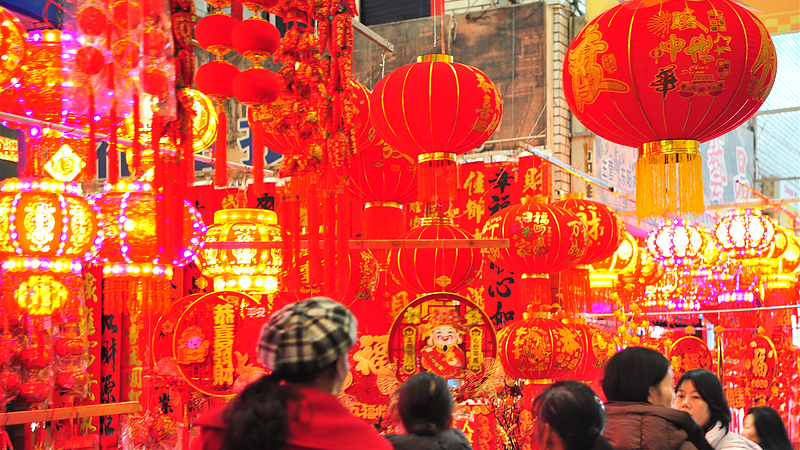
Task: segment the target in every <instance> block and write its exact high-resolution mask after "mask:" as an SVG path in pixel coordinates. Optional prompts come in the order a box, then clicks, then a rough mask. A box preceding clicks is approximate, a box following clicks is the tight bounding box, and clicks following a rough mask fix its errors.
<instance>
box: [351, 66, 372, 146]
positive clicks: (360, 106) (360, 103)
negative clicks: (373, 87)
mask: <svg viewBox="0 0 800 450" xmlns="http://www.w3.org/2000/svg"><path fill="white" fill-rule="evenodd" d="M347 83H348V84H347V89H348V91H349V92H350V94H351V98H350V100H349V102H350V104H346V105H345V107H346V108H348V107H349V108H352V110H351V112H352V123H350V124H348V125H349V126H352V127H353V130H354V131H355V136H356V149H357V150H360V149H361V148H363V147H365V146H369V142H370V141H369V134H370V133H372V134H373V135H374V133H375V132H374V131H373V130H374V129H373V128H372V124H370V122H369V118H370V116H371V115H372V112H371V111H372V108H371V105H370V102H369V100H370V98H369V96H370V92H369V89H367V87H366V86H364V85H363V84H361V83H359V82H358V81H356V80H354V79H352V78H350V79H348V80H347Z"/></svg>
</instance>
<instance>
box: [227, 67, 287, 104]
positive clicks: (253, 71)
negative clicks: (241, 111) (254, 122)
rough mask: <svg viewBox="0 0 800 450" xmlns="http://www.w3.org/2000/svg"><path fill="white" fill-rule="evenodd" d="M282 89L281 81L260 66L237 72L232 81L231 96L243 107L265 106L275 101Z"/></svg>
mask: <svg viewBox="0 0 800 450" xmlns="http://www.w3.org/2000/svg"><path fill="white" fill-rule="evenodd" d="M281 89H282V84H281V79H280V78H278V76H277V75H275V74H274V73H272V72H270V71H269V70H267V69H265V68H263V67H261V66H253V67H251V68H249V69H247V70H245V71H244V72H239V74H238V75H236V78H234V79H233V94H234V95H235V96H236V100H239V101H240V102H242V103H244V104H245V105H254V106H258V105H266V104H269V103H272V102H274V101H275V99H277V98H278V95H280V93H281Z"/></svg>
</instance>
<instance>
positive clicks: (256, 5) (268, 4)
mask: <svg viewBox="0 0 800 450" xmlns="http://www.w3.org/2000/svg"><path fill="white" fill-rule="evenodd" d="M241 3H242V5H244V6H245V8H248V9H250V10H251V11H253V12H255V13H256V14H257V13H259V12H261V11H266V10H268V9H270V8H272V7H273V6H275V5H277V4H278V0H242V1H241Z"/></svg>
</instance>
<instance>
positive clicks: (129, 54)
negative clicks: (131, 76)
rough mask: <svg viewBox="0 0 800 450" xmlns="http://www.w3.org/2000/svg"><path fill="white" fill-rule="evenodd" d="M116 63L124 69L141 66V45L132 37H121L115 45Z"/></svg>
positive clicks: (128, 69)
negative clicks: (131, 38)
mask: <svg viewBox="0 0 800 450" xmlns="http://www.w3.org/2000/svg"><path fill="white" fill-rule="evenodd" d="M113 53H114V63H116V64H117V67H118V68H121V69H122V70H123V71H126V72H128V71H131V70H133V69H134V68H136V67H138V66H139V45H138V44H137V43H135V42H133V41H131V40H130V39H120V40H118V41H117V42H115V43H114V47H113Z"/></svg>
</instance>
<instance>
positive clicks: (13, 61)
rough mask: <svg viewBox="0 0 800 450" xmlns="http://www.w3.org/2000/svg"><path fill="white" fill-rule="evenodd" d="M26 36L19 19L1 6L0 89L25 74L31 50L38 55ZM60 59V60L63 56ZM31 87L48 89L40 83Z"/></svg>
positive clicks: (32, 54)
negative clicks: (23, 67)
mask: <svg viewBox="0 0 800 450" xmlns="http://www.w3.org/2000/svg"><path fill="white" fill-rule="evenodd" d="M25 36H26V33H25V28H24V27H23V26H22V23H21V22H20V21H19V19H17V17H16V16H14V15H13V14H11V13H9V12H8V11H6V10H5V9H3V8H0V39H1V40H2V42H3V46H2V48H1V49H0V58H2V61H3V64H2V68H0V91H4V90H6V88H7V87H9V86H11V85H12V84H14V83H16V82H17V81H19V79H20V77H21V76H23V75H24V73H23V70H22V66H23V64H24V63H25V60H26V58H27V57H28V56H27V55H28V52H29V51H30V53H31V56H36V54H37V53H39V52H37V51H35V50H34V49H31V48H30V47H29V45H30V44H28V43H27V41H26V39H25ZM59 50H60V49H59ZM59 53H60V52H59ZM58 59H59V60H60V59H61V58H58ZM59 75H61V74H59ZM59 86H60V83H59ZM31 88H32V89H36V90H37V91H38V90H46V89H44V88H43V87H42V86H38V85H37V86H32V87H31ZM7 92H8V91H7ZM13 94H15V93H12V95H13ZM13 96H14V97H15V98H14V102H15V103H16V102H17V101H18V100H19V98H18V95H13ZM3 111H6V112H8V111H9V110H8V109H7V108H3Z"/></svg>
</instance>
